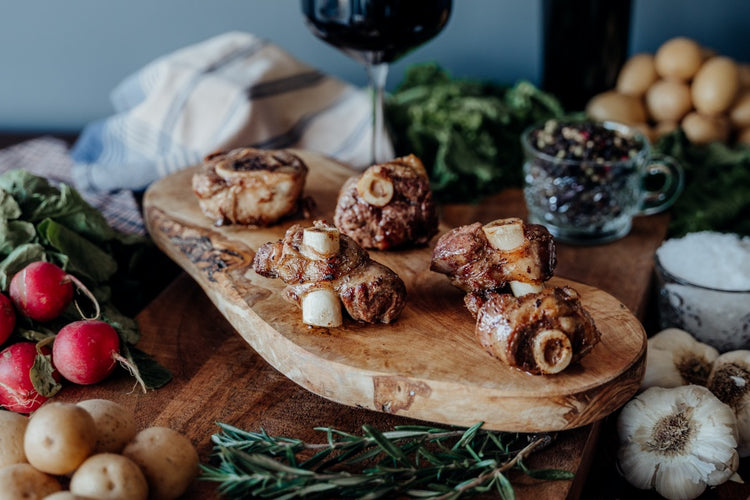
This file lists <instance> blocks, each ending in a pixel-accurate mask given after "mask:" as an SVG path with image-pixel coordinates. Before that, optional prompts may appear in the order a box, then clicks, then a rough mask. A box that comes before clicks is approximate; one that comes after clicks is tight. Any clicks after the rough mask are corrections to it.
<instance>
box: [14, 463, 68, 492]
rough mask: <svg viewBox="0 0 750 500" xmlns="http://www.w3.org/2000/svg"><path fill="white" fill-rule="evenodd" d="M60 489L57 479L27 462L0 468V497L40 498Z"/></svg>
mask: <svg viewBox="0 0 750 500" xmlns="http://www.w3.org/2000/svg"><path fill="white" fill-rule="evenodd" d="M61 489H62V487H61V486H60V483H59V482H58V481H57V479H55V478H54V477H52V476H49V475H47V474H45V473H44V472H41V471H38V470H36V469H35V468H34V467H33V466H31V465H29V464H13V465H8V466H6V467H3V468H2V469H0V497H2V498H8V499H11V498H12V499H14V500H15V499H20V498H23V499H25V500H42V499H43V498H44V497H46V496H47V495H49V494H51V493H54V492H56V491H60V490H61Z"/></svg>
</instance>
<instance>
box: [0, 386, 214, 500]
mask: <svg viewBox="0 0 750 500" xmlns="http://www.w3.org/2000/svg"><path fill="white" fill-rule="evenodd" d="M198 469H199V465H198V453H197V451H196V450H195V447H194V446H193V444H192V443H191V442H190V440H189V439H188V438H186V437H185V436H183V435H182V434H180V433H178V432H177V431H175V430H173V429H170V428H168V427H149V428H146V429H143V430H141V431H138V430H137V428H136V423H135V419H134V418H133V415H132V414H131V413H130V412H129V411H127V410H126V409H125V408H124V407H123V406H122V405H119V404H117V403H115V402H113V401H109V400H106V399H90V400H86V401H81V402H79V403H63V402H47V403H45V404H44V405H43V406H41V407H40V408H39V409H38V410H36V411H35V412H34V413H32V414H31V416H30V417H25V416H23V415H20V414H18V413H13V412H9V411H0V496H2V498H25V499H28V500H35V499H38V500H42V499H47V500H65V499H69V500H70V499H91V498H97V499H122V500H146V499H152V500H154V499H159V500H172V499H175V498H178V497H179V496H181V495H182V494H183V493H184V492H185V491H186V490H187V488H188V486H189V485H190V483H191V482H192V481H193V479H194V478H195V477H196V476H197V474H198ZM63 485H66V486H67V490H64V487H63Z"/></svg>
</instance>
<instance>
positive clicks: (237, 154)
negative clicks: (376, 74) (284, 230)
mask: <svg viewBox="0 0 750 500" xmlns="http://www.w3.org/2000/svg"><path fill="white" fill-rule="evenodd" d="M307 171H308V168H307V165H305V163H304V162H303V161H302V159H300V158H299V157H298V156H297V155H295V154H293V153H291V152H289V151H285V150H260V149H254V148H238V149H233V150H231V151H228V152H218V153H213V154H210V155H208V156H206V158H205V159H204V161H203V165H202V167H201V169H200V171H199V172H197V173H196V174H194V175H193V192H195V194H196V196H197V197H198V203H199V205H200V208H201V210H202V211H203V213H204V214H206V216H208V217H210V218H212V219H213V220H214V221H215V222H216V225H222V224H247V225H257V226H268V225H271V224H273V223H275V222H276V221H278V220H279V219H281V218H282V217H284V216H286V215H289V214H291V213H294V212H295V211H297V210H298V209H299V208H300V202H301V196H302V191H303V188H304V185H305V178H306V176H307Z"/></svg>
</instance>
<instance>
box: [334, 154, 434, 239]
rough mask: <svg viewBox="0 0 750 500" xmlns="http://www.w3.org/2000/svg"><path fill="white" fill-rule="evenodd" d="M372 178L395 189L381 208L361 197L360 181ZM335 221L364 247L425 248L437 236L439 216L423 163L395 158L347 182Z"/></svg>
mask: <svg viewBox="0 0 750 500" xmlns="http://www.w3.org/2000/svg"><path fill="white" fill-rule="evenodd" d="M370 175H374V176H376V178H377V179H378V181H379V182H383V183H386V184H387V183H390V185H391V186H392V191H393V193H392V196H391V197H390V198H389V199H388V198H386V199H388V201H387V202H386V203H385V204H383V205H382V206H380V205H379V204H371V203H370V202H368V201H367V199H366V198H365V197H363V196H362V193H361V189H363V187H362V182H361V181H362V179H363V177H366V176H370ZM376 189H377V188H376ZM333 222H334V224H335V226H336V227H337V228H338V229H339V230H340V231H341V232H342V233H344V234H346V235H347V236H349V237H350V238H352V239H353V240H354V241H356V242H357V243H359V244H360V245H361V246H363V247H364V248H372V249H378V250H389V249H395V248H402V247H407V246H419V245H425V244H426V243H427V242H428V241H430V239H431V238H432V237H433V236H434V235H435V234H436V233H437V230H438V217H437V209H436V205H435V202H434V201H433V198H432V190H431V189H430V183H429V179H428V178H427V174H426V173H425V170H424V166H423V165H422V162H421V161H420V160H419V159H418V158H417V157H416V156H414V155H410V156H405V157H402V158H396V159H395V160H392V161H390V162H387V163H382V164H378V165H373V166H372V167H370V168H368V169H367V170H366V171H365V172H364V173H363V174H361V175H359V176H356V177H352V178H350V179H348V180H347V181H346V182H345V183H344V185H343V186H342V187H341V190H340V192H339V197H338V201H337V204H336V211H335V214H334V219H333Z"/></svg>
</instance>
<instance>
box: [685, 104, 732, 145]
mask: <svg viewBox="0 0 750 500" xmlns="http://www.w3.org/2000/svg"><path fill="white" fill-rule="evenodd" d="M681 125H682V130H683V131H684V132H685V135H686V136H687V138H688V139H689V140H690V142H692V143H694V144H707V143H709V142H714V141H726V140H727V138H728V137H729V121H728V119H727V118H726V117H725V116H709V115H704V114H701V113H698V112H696V111H692V112H691V113H688V115H687V116H685V118H684V119H683V120H682V123H681Z"/></svg>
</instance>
